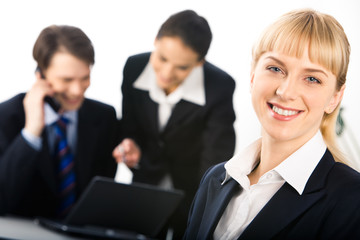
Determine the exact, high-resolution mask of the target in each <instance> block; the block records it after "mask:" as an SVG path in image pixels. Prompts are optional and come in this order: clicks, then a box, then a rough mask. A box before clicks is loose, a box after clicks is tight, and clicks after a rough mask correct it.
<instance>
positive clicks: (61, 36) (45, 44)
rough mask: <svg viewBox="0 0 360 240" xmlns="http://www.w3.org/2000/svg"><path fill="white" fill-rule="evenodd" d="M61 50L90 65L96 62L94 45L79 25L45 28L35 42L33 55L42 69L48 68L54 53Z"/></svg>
mask: <svg viewBox="0 0 360 240" xmlns="http://www.w3.org/2000/svg"><path fill="white" fill-rule="evenodd" d="M59 51H63V52H67V53H70V54H71V55H74V56H75V57H77V58H79V59H81V60H83V61H84V62H86V63H88V64H89V65H93V64H94V63H95V53H94V48H93V45H92V43H91V41H90V39H89V38H88V36H86V34H85V33H84V32H83V31H82V30H81V29H79V28H77V27H73V26H66V25H62V26H58V25H52V26H49V27H47V28H45V29H43V30H42V31H41V33H40V35H39V37H38V38H37V40H36V42H35V45H34V48H33V57H34V59H35V61H36V62H37V64H38V67H39V68H40V69H47V68H48V67H49V64H50V61H51V59H52V57H53V55H54V54H55V53H57V52H59Z"/></svg>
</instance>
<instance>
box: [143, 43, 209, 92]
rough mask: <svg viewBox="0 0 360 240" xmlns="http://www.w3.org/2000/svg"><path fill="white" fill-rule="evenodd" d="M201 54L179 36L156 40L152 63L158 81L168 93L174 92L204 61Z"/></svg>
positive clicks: (151, 58)
mask: <svg viewBox="0 0 360 240" xmlns="http://www.w3.org/2000/svg"><path fill="white" fill-rule="evenodd" d="M198 58H199V55H198V54H197V53H196V52H195V51H193V50H192V49H191V48H189V47H188V46H186V45H185V44H184V43H183V41H182V40H181V39H180V38H178V37H162V38H160V39H156V40H155V49H154V51H153V52H152V53H151V57H150V63H151V65H152V66H153V68H154V70H155V74H156V82H157V84H158V85H159V87H160V88H162V89H163V90H164V91H165V93H166V94H170V93H171V92H173V91H174V90H175V89H176V88H177V87H178V86H179V85H180V84H181V83H182V82H184V80H185V79H186V77H187V76H189V74H190V73H191V71H192V70H193V69H194V67H197V66H199V65H201V64H202V63H203V61H199V60H198Z"/></svg>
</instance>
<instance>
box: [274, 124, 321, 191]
mask: <svg viewBox="0 0 360 240" xmlns="http://www.w3.org/2000/svg"><path fill="white" fill-rule="evenodd" d="M325 151H326V144H325V142H324V140H323V138H322V135H321V133H320V131H318V132H317V133H316V134H315V136H313V137H312V138H311V139H310V140H309V141H308V142H306V143H305V144H304V145H303V146H302V147H301V148H299V149H298V150H297V151H296V152H294V153H293V154H291V155H290V156H289V157H288V158H287V159H285V160H284V161H283V162H282V163H281V164H279V165H278V166H277V167H275V170H276V171H277V172H278V173H279V174H280V175H281V176H282V177H283V178H284V179H285V181H286V182H288V183H289V184H290V185H291V186H292V187H293V188H295V189H296V191H297V192H298V193H299V194H300V195H301V194H302V193H303V192H304V189H305V186H306V183H307V181H308V179H309V178H310V176H311V174H312V172H313V171H314V170H315V168H316V166H317V164H318V163H319V161H320V160H321V158H322V157H323V155H324V154H325Z"/></svg>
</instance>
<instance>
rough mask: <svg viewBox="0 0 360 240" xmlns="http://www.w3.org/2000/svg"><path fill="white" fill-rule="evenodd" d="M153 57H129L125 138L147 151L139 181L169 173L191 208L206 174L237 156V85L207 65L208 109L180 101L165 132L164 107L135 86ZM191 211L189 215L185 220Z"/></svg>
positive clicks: (124, 85) (124, 86) (136, 176)
mask: <svg viewBox="0 0 360 240" xmlns="http://www.w3.org/2000/svg"><path fill="white" fill-rule="evenodd" d="M149 57H150V53H144V54H139V55H135V56H132V57H129V59H128V60H127V62H126V65H125V67H124V72H123V73H124V78H123V83H122V94H123V108H122V109H123V115H122V117H123V118H122V126H123V128H122V132H123V133H124V136H126V137H130V138H133V139H135V141H136V142H137V143H138V144H139V146H140V148H141V151H142V158H141V160H140V168H139V169H138V170H135V172H134V181H139V182H146V183H151V184H158V182H159V180H160V179H162V178H163V176H164V174H165V173H168V174H170V175H171V177H172V180H173V183H174V187H175V188H178V189H183V190H185V191H186V199H185V201H186V202H188V203H187V205H188V206H189V207H190V204H191V201H192V198H193V196H194V194H195V192H196V189H197V186H198V183H199V182H200V179H201V176H202V175H203V173H204V172H205V171H206V169H207V168H209V167H210V166H212V165H214V164H216V163H218V162H219V160H221V161H224V160H226V159H229V158H231V157H232V155H233V152H234V148H235V132H234V127H233V123H234V121H235V113H234V109H233V102H232V100H233V93H234V89H235V82H234V80H233V79H232V78H231V77H230V76H229V75H228V74H227V73H225V72H224V71H222V70H220V69H219V68H217V67H215V66H214V65H212V64H210V63H208V62H206V63H205V64H204V79H205V81H204V82H205V95H206V105H205V106H199V105H196V104H194V103H191V102H187V101H185V100H180V102H178V103H177V104H176V106H175V107H174V110H173V112H172V115H171V116H170V118H169V121H168V123H167V125H166V126H165V129H164V130H163V132H160V131H159V128H158V122H159V121H158V104H157V103H156V102H154V101H152V100H151V98H150V96H149V92H148V91H143V90H139V89H136V88H134V87H133V83H134V82H135V81H136V79H137V78H138V77H139V75H140V74H141V73H142V71H143V70H144V68H145V66H146V64H147V63H148V62H149ZM188 209H189V208H186V209H184V210H183V212H185V214H184V215H187V212H188ZM185 218H187V217H185ZM185 222H186V220H185ZM184 225H186V223H185V224H184Z"/></svg>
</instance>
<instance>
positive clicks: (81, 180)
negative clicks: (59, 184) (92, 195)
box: [74, 100, 101, 189]
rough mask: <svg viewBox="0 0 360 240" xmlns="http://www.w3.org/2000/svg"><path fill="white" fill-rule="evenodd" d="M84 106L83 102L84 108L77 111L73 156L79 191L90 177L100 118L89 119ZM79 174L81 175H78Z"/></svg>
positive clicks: (92, 117)
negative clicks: (75, 141) (74, 152)
mask: <svg viewBox="0 0 360 240" xmlns="http://www.w3.org/2000/svg"><path fill="white" fill-rule="evenodd" d="M85 101H86V100H85ZM85 104H86V102H84V108H80V110H79V116H78V126H77V132H78V133H77V143H76V154H75V156H74V161H75V166H76V167H75V168H76V172H77V173H78V174H77V176H76V177H77V179H76V181H77V183H76V184H77V185H78V186H79V187H80V189H84V188H85V187H86V185H87V181H88V179H89V178H90V176H91V169H92V165H93V160H94V158H93V156H95V154H94V153H93V151H94V149H96V147H95V144H96V140H97V135H98V131H99V121H100V119H99V118H100V117H101V116H95V118H94V116H91V117H89V114H90V113H89V111H88V109H87V108H86V105H85ZM100 141H101V140H100ZM80 172H81V174H79V173H80Z"/></svg>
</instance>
